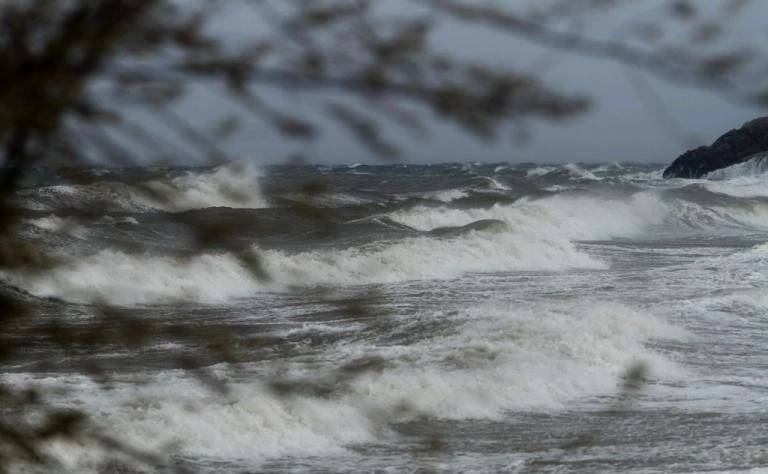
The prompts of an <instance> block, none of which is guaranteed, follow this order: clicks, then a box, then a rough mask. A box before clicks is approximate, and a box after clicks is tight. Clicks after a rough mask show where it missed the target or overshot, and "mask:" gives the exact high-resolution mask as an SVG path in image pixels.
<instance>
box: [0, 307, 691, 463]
mask: <svg viewBox="0 0 768 474" xmlns="http://www.w3.org/2000/svg"><path fill="white" fill-rule="evenodd" d="M421 317H422V318H424V319H433V320H436V319H440V320H444V319H450V320H451V323H452V324H453V325H454V331H452V332H451V333H450V334H437V335H425V337H423V338H422V339H421V340H420V341H419V342H417V343H414V344H411V345H408V346H400V345H396V346H388V345H381V346H377V347H371V346H370V345H369V344H367V343H365V342H350V341H344V342H343V344H345V345H344V347H343V349H342V348H340V347H337V346H336V345H330V346H329V347H328V348H326V349H325V352H324V353H323V354H321V357H319V358H318V359H320V360H326V358H329V359H328V360H331V361H333V363H330V364H325V365H320V364H317V363H307V362H302V361H301V360H291V359H289V360H285V361H281V362H280V363H279V367H282V369H281V372H282V373H283V374H284V375H283V377H286V376H287V377H288V378H287V379H283V381H285V382H287V383H294V384H296V385H299V386H301V385H304V386H307V387H310V389H308V390H305V391H299V392H296V393H294V394H291V395H284V394H279V393H277V392H275V391H273V390H272V389H271V388H270V386H269V384H268V383H265V382H263V380H264V378H265V377H264V376H263V375H262V376H261V377H245V378H242V377H241V378H239V379H237V380H238V381H233V383H232V387H231V391H230V393H229V395H228V396H227V397H219V398H215V397H211V396H210V395H209V393H208V392H207V390H206V388H205V387H203V386H201V384H200V383H199V382H198V381H197V380H196V379H194V377H190V376H189V375H184V374H183V373H180V372H162V373H159V374H156V375H148V377H152V378H156V379H157V381H156V383H151V382H152V380H148V382H150V383H148V384H147V385H146V387H141V388H140V389H139V388H136V387H135V386H132V385H128V384H116V385H115V387H114V388H113V389H112V390H99V389H97V387H95V386H94V382H93V381H91V380H90V379H88V378H87V377H85V376H82V377H74V376H72V375H67V376H66V378H65V379H62V378H57V377H52V376H51V377H45V378H34V376H30V375H28V374H7V375H5V376H4V378H5V381H6V382H9V383H13V384H14V385H15V386H35V387H43V388H45V387H53V388H58V387H62V386H65V387H68V388H69V390H68V391H67V392H66V395H58V396H59V397H61V398H63V400H60V403H61V404H63V405H67V404H70V405H75V406H77V405H79V404H83V403H87V405H88V406H89V407H91V408H92V410H91V411H92V412H93V413H94V422H95V423H97V424H99V425H103V426H104V427H106V428H107V429H108V430H109V429H114V428H113V427H118V428H117V429H119V430H120V433H119V434H120V439H121V440H125V442H127V443H128V444H129V445H131V446H136V447H137V448H139V449H146V450H156V448H157V447H158V446H165V447H167V448H168V450H169V451H170V452H171V455H173V456H175V457H182V458H195V459H200V458H203V459H208V460H214V461H215V460H226V461H227V462H230V463H232V462H237V461H241V462H244V463H250V464H251V468H252V467H253V466H252V463H260V462H265V461H267V460H269V459H274V458H279V457H284V456H291V455H293V456H323V455H325V456H327V455H334V456H339V455H342V454H344V453H345V452H347V448H348V447H350V446H352V445H355V444H359V443H371V442H377V441H381V440H384V439H386V438H390V437H392V436H396V435H395V434H394V433H393V432H392V430H391V429H390V424H391V423H397V422H404V421H410V420H417V419H421V418H423V417H425V416H426V417H430V418H433V419H444V420H466V419H476V420H500V419H503V418H504V416H505V414H506V413H508V412H510V411H526V412H530V411H547V412H548V411H551V410H561V409H564V408H566V407H567V405H568V404H569V403H573V402H576V401H579V400H582V399H585V398H587V397H594V396H595V395H608V396H611V395H614V394H617V393H618V391H619V386H618V383H619V381H620V378H621V375H622V374H623V373H624V372H625V371H626V369H627V367H628V366H629V365H631V364H634V363H637V362H642V363H644V364H645V365H646V366H647V367H648V368H649V374H648V376H649V378H651V379H653V380H679V379H680V378H681V377H685V373H684V372H683V371H682V370H681V369H680V368H679V367H678V366H677V365H676V364H675V363H674V362H672V361H670V360H669V359H667V358H665V357H664V356H663V355H661V354H659V353H656V352H655V351H654V350H652V349H649V348H647V347H646V346H645V345H644V343H645V342H647V341H648V340H649V339H685V338H687V337H688V336H687V334H686V333H684V332H683V331H682V330H680V329H677V328H675V327H673V326H671V325H669V324H668V323H666V322H665V321H664V320H662V319H659V318H657V317H655V316H654V315H652V314H648V313H647V312H645V311H639V310H637V309H635V308H633V307H630V306H627V305H623V304H618V303H612V302H605V301H589V300H578V301H574V302H568V303H567V304H566V303H551V304H547V305H537V306H526V305H521V304H518V303H514V304H512V303H504V302H489V303H486V304H482V305H474V306H469V307H465V308H461V309H459V310H458V311H456V312H455V314H453V315H451V316H448V315H446V314H445V313H443V312H440V311H438V312H434V313H429V314H425V315H422V316H421ZM403 323H404V324H407V322H403ZM361 360H362V361H365V360H378V361H380V364H379V366H378V368H376V369H375V370H367V371H362V372H360V373H359V374H357V375H355V376H354V377H352V378H346V379H342V380H339V378H338V370H339V369H338V368H339V367H344V366H348V365H354V364H355V363H356V362H359V361H361ZM211 369H212V370H213V371H214V372H216V373H220V374H222V375H225V374H226V373H227V367H226V366H215V367H213V368H211ZM248 369H249V368H248V367H244V368H243V369H242V370H248ZM254 369H255V367H254ZM273 369H275V370H277V369H278V367H277V366H276V367H274V368H273ZM257 370H258V369H257ZM269 370H270V369H269V368H268V369H267V371H269ZM313 386H325V387H328V388H329V390H326V391H325V392H324V393H325V394H324V395H320V396H319V395H316V394H313V393H312V390H311V387H313ZM139 390H140V391H139ZM61 392H62V390H61V389H58V391H57V392H54V393H61ZM46 393H47V392H46ZM108 432H109V431H108ZM182 437H183V438H182ZM49 453H50V454H52V455H54V456H56V457H57V458H58V459H61V460H62V461H63V463H64V465H65V466H67V467H68V468H69V469H71V470H73V471H75V470H79V472H82V471H83V470H85V469H87V468H89V467H90V466H94V465H98V453H99V450H98V449H96V447H95V446H85V445H73V444H72V443H66V442H59V443H56V444H54V445H51V446H50V447H49Z"/></svg>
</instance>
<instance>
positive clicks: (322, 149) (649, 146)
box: [185, 0, 768, 163]
mask: <svg viewBox="0 0 768 474" xmlns="http://www.w3.org/2000/svg"><path fill="white" fill-rule="evenodd" d="M379 1H385V0H379ZM392 2H394V3H389V4H387V6H388V7H390V8H393V9H395V10H397V7H396V6H395V5H396V0H392ZM237 3H239V2H237ZM657 3H658V2H657ZM767 3H768V2H765V3H764V2H760V6H758V7H757V8H758V9H762V10H765V13H768V4H767ZM650 4H651V3H644V4H643V6H648V5H650ZM712 4H713V3H710V5H712ZM250 14H252V12H248V11H245V10H242V9H241V8H237V7H234V8H232V9H230V10H229V11H228V12H227V13H226V15H225V16H224V17H223V19H222V20H221V23H220V25H219V27H220V28H222V30H224V31H228V32H230V33H232V32H234V33H238V34H239V33H248V32H249V31H253V28H254V22H253V17H252V16H251V17H249V15H250ZM614 20H616V19H615V18H608V19H607V20H606V19H599V20H598V22H599V21H602V22H607V23H611V22H613V21H614ZM591 26H592V27H593V28H595V29H594V30H591V31H599V30H600V25H599V24H598V25H597V27H595V25H591ZM614 26H615V25H614ZM742 30H743V28H742ZM606 31H608V30H606ZM761 34H762V33H761ZM436 42H438V44H439V45H440V47H441V48H444V49H446V50H447V51H450V52H451V53H452V54H458V55H462V56H465V57H468V58H472V59H476V60H480V61H487V62H490V63H493V64H498V65H503V66H509V67H512V68H517V69H520V68H523V69H525V68H526V67H530V65H531V64H537V63H539V62H543V63H546V64H547V67H546V68H536V69H533V70H532V72H534V73H535V74H536V75H537V76H538V77H541V78H542V79H543V80H544V81H545V82H546V84H548V85H550V86H551V87H553V88H555V89H557V90H562V91H565V92H572V93H582V94H586V95H587V96H589V97H591V98H592V99H593V107H592V109H591V110H590V111H588V112H587V113H585V114H582V115H579V116H577V117H574V118H573V119H570V120H568V121H566V122H564V123H548V122H544V121H536V122H531V123H530V125H531V126H530V127H529V131H530V139H529V140H527V141H526V142H525V143H520V142H519V141H517V140H515V139H514V138H513V136H514V130H513V128H512V127H510V128H509V132H508V133H507V136H506V137H502V138H501V139H500V140H498V141H497V142H496V143H493V144H488V143H484V142H480V141H478V140H476V139H474V138H472V137H470V136H468V135H467V134H465V133H463V132H461V131H460V130H459V129H458V128H457V127H455V126H453V125H450V124H440V123H436V124H435V126H434V127H433V133H432V134H431V135H430V137H429V138H427V139H423V138H415V137H413V136H412V135H411V134H409V133H405V132H403V131H401V130H399V129H397V128H387V129H386V130H387V132H388V133H387V136H389V137H391V138H393V139H394V141H396V142H397V143H398V144H400V145H401V146H402V148H403V149H404V151H405V154H404V156H403V157H402V158H403V160H405V161H407V162H411V163H424V162H431V163H434V162H447V161H480V162H483V161H492V162H495V161H509V162H512V163H519V162H539V163H544V162H551V163H560V162H610V161H632V162H657V163H667V162H671V161H672V160H673V159H674V158H676V157H677V156H678V155H679V154H681V153H682V152H684V151H685V150H686V149H688V148H691V147H692V146H693V145H695V144H708V143H710V142H712V141H713V140H714V139H716V138H717V137H718V136H719V135H721V134H722V133H724V132H726V131H727V130H729V129H731V128H735V127H738V126H740V125H741V124H742V123H744V122H746V121H747V120H750V119H752V118H754V117H756V116H759V115H764V114H767V111H766V109H758V108H748V107H743V106H737V105H734V104H732V103H729V102H728V101H726V100H724V99H723V98H721V97H718V96H717V95H715V94H713V93H711V92H708V91H703V90H699V89H696V88H693V87H687V86H680V85H672V84H670V83H668V82H664V81H661V80H659V79H657V78H655V77H652V76H651V75H650V74H648V73H646V72H644V71H641V70H637V69H633V68H632V67H629V66H626V65H622V64H617V63H616V62H612V61H608V60H601V59H594V58H588V57H584V56H580V55H577V54H572V53H553V52H551V51H549V50H547V49H544V48H541V47H538V46H533V45H531V44H529V43H527V42H525V41H521V40H516V39H514V38H510V37H508V36H501V35H498V34H493V33H488V32H482V31H478V30H476V29H471V28H459V27H455V26H452V25H448V26H446V27H444V28H442V29H441V30H440V31H439V35H438V37H437V38H436ZM648 90H650V91H651V93H652V97H651V99H649V98H648V96H647V94H648V92H647V91H648ZM643 91H645V93H643ZM643 94H646V95H643ZM269 97H271V98H272V99H273V100H274V101H275V103H276V104H278V105H279V106H282V107H285V108H286V110H290V111H291V112H294V113H296V112H297V111H298V112H299V113H300V114H305V115H306V116H308V117H313V116H314V115H313V103H314V101H315V98H313V97H312V96H310V95H300V96H296V95H295V94H293V93H285V92H279V91H275V92H271V93H269ZM655 98H658V99H660V101H661V102H662V103H663V106H662V107H661V109H660V108H659V107H658V106H657V107H655V108H652V107H649V103H652V102H654V101H655ZM212 104H215V102H211V100H210V99H205V98H203V99H199V100H195V101H194V103H192V104H190V105H189V106H186V107H185V109H186V113H189V114H193V115H194V114H200V115H205V114H206V112H207V111H209V110H211V109H212V108H213V109H215V108H216V106H215V105H212ZM660 111H661V112H663V113H661V112H660ZM231 150H232V152H233V154H235V155H236V156H241V157H244V158H248V159H253V160H255V161H256V162H259V163H270V162H279V161H280V160H283V159H284V158H285V157H286V156H287V155H289V154H291V153H292V152H294V151H297V150H298V151H301V152H303V153H304V154H305V155H306V156H307V157H308V158H309V159H310V160H311V161H312V162H319V163H359V162H363V163H366V162H367V163H374V162H377V161H378V160H377V158H376V157H375V156H373V155H372V154H371V153H370V152H368V151H366V150H365V149H364V148H363V147H361V146H360V145H359V144H357V143H356V142H355V141H354V140H353V139H351V138H349V137H348V136H347V135H346V134H345V133H343V132H342V131H340V130H338V129H336V128H330V129H327V130H326V131H325V132H324V134H323V135H322V137H321V138H320V139H319V140H317V141H315V142H313V143H311V144H308V145H299V146H297V145H296V144H295V143H291V142H286V140H285V139H283V138H282V137H279V136H276V135H274V134H273V133H272V132H270V131H269V130H268V129H267V128H266V127H264V126H263V124H262V123H253V124H249V125H248V126H246V127H245V130H244V132H243V133H241V134H240V135H239V136H238V137H237V138H236V139H235V140H233V142H232V144H231Z"/></svg>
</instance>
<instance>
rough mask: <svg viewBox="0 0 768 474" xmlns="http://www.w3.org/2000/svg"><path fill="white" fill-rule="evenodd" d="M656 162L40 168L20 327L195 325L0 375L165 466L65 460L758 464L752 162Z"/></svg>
mask: <svg viewBox="0 0 768 474" xmlns="http://www.w3.org/2000/svg"><path fill="white" fill-rule="evenodd" d="M662 168H663V166H662V165H648V164H630V163H609V164H595V165H584V164H578V165H577V164H567V165H548V166H542V165H535V164H528V165H514V164H505V163H497V164H477V163H474V164H464V163H459V164H437V165H408V164H391V165H378V166H368V165H353V166H273V167H261V168H257V167H255V166H251V165H248V164H243V163H236V164H229V165H223V166H219V167H213V168H199V169H196V168H172V169H167V168H132V169H87V170H63V171H62V170H58V171H53V170H33V171H32V172H31V173H30V174H29V176H28V177H27V179H26V182H25V183H24V187H23V189H22V190H21V191H20V192H19V193H18V195H17V197H16V201H15V202H16V204H17V205H18V207H20V208H21V209H22V211H21V224H20V230H19V231H20V232H21V235H22V236H23V238H24V239H25V240H26V241H27V242H31V243H34V244H35V245H37V246H39V247H41V248H43V249H46V250H47V252H49V253H50V254H52V255H54V256H55V257H56V259H57V261H58V263H57V265H56V266H55V267H54V268H52V269H50V270H46V271H40V272H30V271H23V270H9V269H5V270H2V272H0V279H2V281H3V282H4V284H5V285H10V286H12V287H14V288H17V289H20V290H21V291H22V292H23V293H24V294H25V295H26V296H25V298H27V299H28V300H29V301H30V302H31V304H34V305H36V308H38V310H37V311H36V312H35V314H34V316H33V317H34V318H39V319H40V320H48V319H51V318H53V319H55V320H56V321H59V322H60V324H64V325H66V324H70V325H73V324H74V325H77V324H87V323H88V322H89V321H93V320H94V318H96V317H97V315H98V314H99V312H100V311H101V308H103V307H104V306H105V305H107V306H109V307H112V308H118V309H119V311H120V314H121V315H124V316H125V317H128V318H134V317H135V318H142V319H145V320H147V321H151V322H152V324H154V325H156V326H155V327H157V328H163V327H170V326H173V327H177V328H178V327H180V328H183V329H184V331H183V336H182V332H174V331H165V332H164V331H162V330H159V331H157V332H156V333H155V334H153V335H152V337H151V338H150V339H149V341H148V342H145V343H143V344H141V345H140V346H136V347H134V346H131V345H130V344H127V343H126V344H123V343H121V341H120V340H117V341H115V342H114V343H111V344H106V345H105V346H104V347H102V348H101V349H100V350H99V351H93V350H87V348H82V349H78V348H77V347H75V348H72V350H70V351H67V352H62V351H61V350H59V349H55V348H52V347H51V346H50V344H46V343H45V342H41V341H38V340H37V339H35V340H32V339H30V340H29V341H24V347H25V349H24V350H23V351H20V353H19V354H17V355H16V357H14V358H12V359H11V360H9V361H7V362H6V363H5V364H4V366H3V367H2V374H1V375H0V376H1V377H2V380H3V382H4V383H6V384H9V385H11V386H13V387H35V388H37V389H40V390H42V391H43V392H42V393H45V394H46V397H47V400H49V402H50V403H53V404H55V405H56V406H60V407H66V408H74V409H79V410H83V411H85V412H87V413H89V415H90V416H91V423H93V426H95V427H98V429H99V430H103V432H104V433H107V434H108V435H110V436H113V437H115V438H117V439H119V440H120V441H122V442H124V443H126V445H128V446H131V447H132V449H136V450H138V451H142V452H151V453H156V454H158V456H159V460H160V461H159V462H160V464H159V465H154V466H147V465H142V464H141V463H138V464H137V465H135V466H134V467H131V468H128V467H125V466H123V465H122V464H115V463H113V464H104V459H105V458H104V456H105V455H104V454H103V453H100V452H99V450H98V449H96V448H94V446H93V445H90V444H88V443H87V442H84V441H78V440H74V441H66V440H58V441H53V442H50V443H49V445H48V446H47V447H46V452H48V453H49V455H50V456H51V457H52V459H55V460H56V462H57V463H58V467H57V470H58V471H59V472H157V471H162V469H164V468H169V469H170V468H173V467H181V468H184V469H189V470H191V471H194V472H210V473H214V472H215V473H241V472H327V473H337V472H350V473H351V472H386V473H389V472H393V473H394V472H455V473H464V472H474V473H496V472H514V473H528V472H536V473H539V472H547V473H549V472H551V473H554V472H558V473H560V472H577V473H615V472H633V473H641V472H642V473H671V472H759V468H766V467H768V443H767V442H766V441H767V440H768V423H766V422H768V377H767V376H766V369H767V368H768V349H766V340H768V292H766V286H767V285H768V244H767V243H766V241H768V168H766V167H765V166H763V163H761V162H748V163H746V164H742V165H737V166H734V167H731V168H728V169H726V170H721V171H719V172H716V173H714V174H713V175H711V176H709V177H708V178H707V179H703V180H677V179H672V180H663V179H662V178H661V171H662ZM190 226H191V227H193V228H197V229H205V230H206V232H200V235H195V234H192V233H190V232H189V231H188V229H189V228H190ZM249 262H250V264H249ZM254 262H255V263H254ZM119 337H120V335H119V334H118V338H119ZM220 338H225V339H220ZM211 340H217V341H218V340H224V341H226V345H227V351H228V352H230V351H231V352H232V353H233V356H232V359H231V360H230V359H227V358H225V357H223V356H221V355H220V354H219V353H218V352H211V351H209V350H207V349H206V347H208V346H207V344H209V343H210V341H211ZM217 354H219V355H217ZM183 360H196V361H198V363H199V365H197V366H194V367H192V366H184V365H180V364H179V363H178V361H183ZM93 365H96V366H98V367H99V368H100V370H102V371H103V372H104V373H103V374H102V375H106V376H107V380H106V381H105V380H100V379H99V378H97V377H94V376H93V374H92V373H90V372H89V371H87V370H85V369H84V367H91V366H93ZM201 374H205V375H204V376H202V375H201ZM211 379H215V381H216V383H221V384H223V385H225V386H226V389H221V390H219V389H218V388H216V387H212V386H211V385H212V383H211ZM125 463H126V464H131V462H130V461H125ZM110 466H111V467H110ZM110 469H111V470H110Z"/></svg>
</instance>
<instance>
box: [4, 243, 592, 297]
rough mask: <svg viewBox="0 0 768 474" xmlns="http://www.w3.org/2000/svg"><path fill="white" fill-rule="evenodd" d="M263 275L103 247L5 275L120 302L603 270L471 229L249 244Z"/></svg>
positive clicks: (237, 262) (548, 248)
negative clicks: (351, 243)
mask: <svg viewBox="0 0 768 474" xmlns="http://www.w3.org/2000/svg"><path fill="white" fill-rule="evenodd" d="M250 252H252V253H249V254H246V255H247V256H248V257H249V259H252V258H253V257H254V256H255V257H256V258H257V259H259V261H260V263H261V267H262V269H263V270H264V272H265V273H266V275H268V278H269V279H268V280H260V279H259V278H257V276H256V275H255V274H254V271H253V269H252V268H250V267H248V266H247V265H245V264H244V260H243V259H242V258H238V256H237V255H235V254H232V253H218V254H203V255H198V256H196V257H194V258H191V259H189V258H188V259H178V258H172V257H158V256H151V255H129V254H126V253H123V252H118V251H113V250H103V251H101V252H99V253H97V254H95V255H91V256H85V257H81V258H70V259H69V261H68V263H66V264H64V265H61V266H59V267H57V268H54V269H52V270H50V271H47V272H45V273H34V274H27V273H24V272H3V273H0V275H2V276H3V278H4V279H6V280H7V281H8V282H10V283H12V284H14V285H17V286H19V287H21V288H23V289H25V290H26V291H28V292H30V293H32V294H34V295H36V296H40V297H54V298H59V299H62V300H66V301H71V302H78V303H98V302H109V303H112V304H120V305H134V304H151V303H161V302H178V301H197V302H205V303H218V302H226V301H228V300H230V299H231V298H244V297H248V296H252V295H254V294H256V293H259V292H263V291H274V290H283V289H286V288H291V287H296V286H307V287H311V286H326V285H330V286H336V285H359V284H380V283H396V282H403V281H409V280H439V279H453V278H459V277H461V276H462V275H464V274H466V273H485V272H505V271H521V270H529V271H531V270H532V271H561V270H566V269H569V268H587V269H602V268H605V267H606V266H605V264H604V263H603V262H600V261H598V260H595V259H593V258H591V257H590V256H588V255H587V254H585V253H583V252H581V251H579V250H578V249H577V248H576V247H575V246H574V245H573V244H572V243H571V242H569V241H568V240H566V239H563V238H558V237H556V236H552V237H548V238H542V237H540V236H531V235H516V234H511V233H504V232H470V233H469V234H467V235H463V236H460V237H458V238H455V239H438V238H431V237H417V238H407V239H404V240H401V241H399V242H397V243H379V244H372V245H368V246H365V247H355V248H349V249H343V250H335V249H327V250H316V251H310V252H302V253H287V252H283V251H279V250H260V249H258V248H255V247H254V248H253V249H252V250H251V251H250Z"/></svg>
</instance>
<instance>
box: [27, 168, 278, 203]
mask: <svg viewBox="0 0 768 474" xmlns="http://www.w3.org/2000/svg"><path fill="white" fill-rule="evenodd" d="M260 178H261V175H260V174H259V172H258V170H257V168H256V167H255V166H254V165H251V164H248V163H232V164H228V165H223V166H219V167H217V168H214V169H212V170H209V171H204V172H200V171H187V172H184V173H183V174H181V175H179V176H175V177H170V176H169V177H166V178H163V179H155V180H151V181H146V182H141V183H135V184H127V183H123V182H120V181H101V182H96V183H92V184H85V185H55V186H47V187H43V188H36V189H32V190H27V191H25V192H23V193H21V197H22V202H23V203H24V205H25V206H26V207H30V208H32V209H40V210H44V209H57V208H61V207H63V206H66V207H69V208H74V209H91V208H93V207H94V206H96V205H98V206H99V207H101V208H104V209H105V210H110V211H134V212H142V211H147V210H157V211H167V212H179V211H186V210H191V209H204V208H208V207H230V208H253V209H259V208H265V207H269V203H268V202H267V200H266V198H265V197H264V196H263V194H262V192H261V187H260V185H259V180H260Z"/></svg>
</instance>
